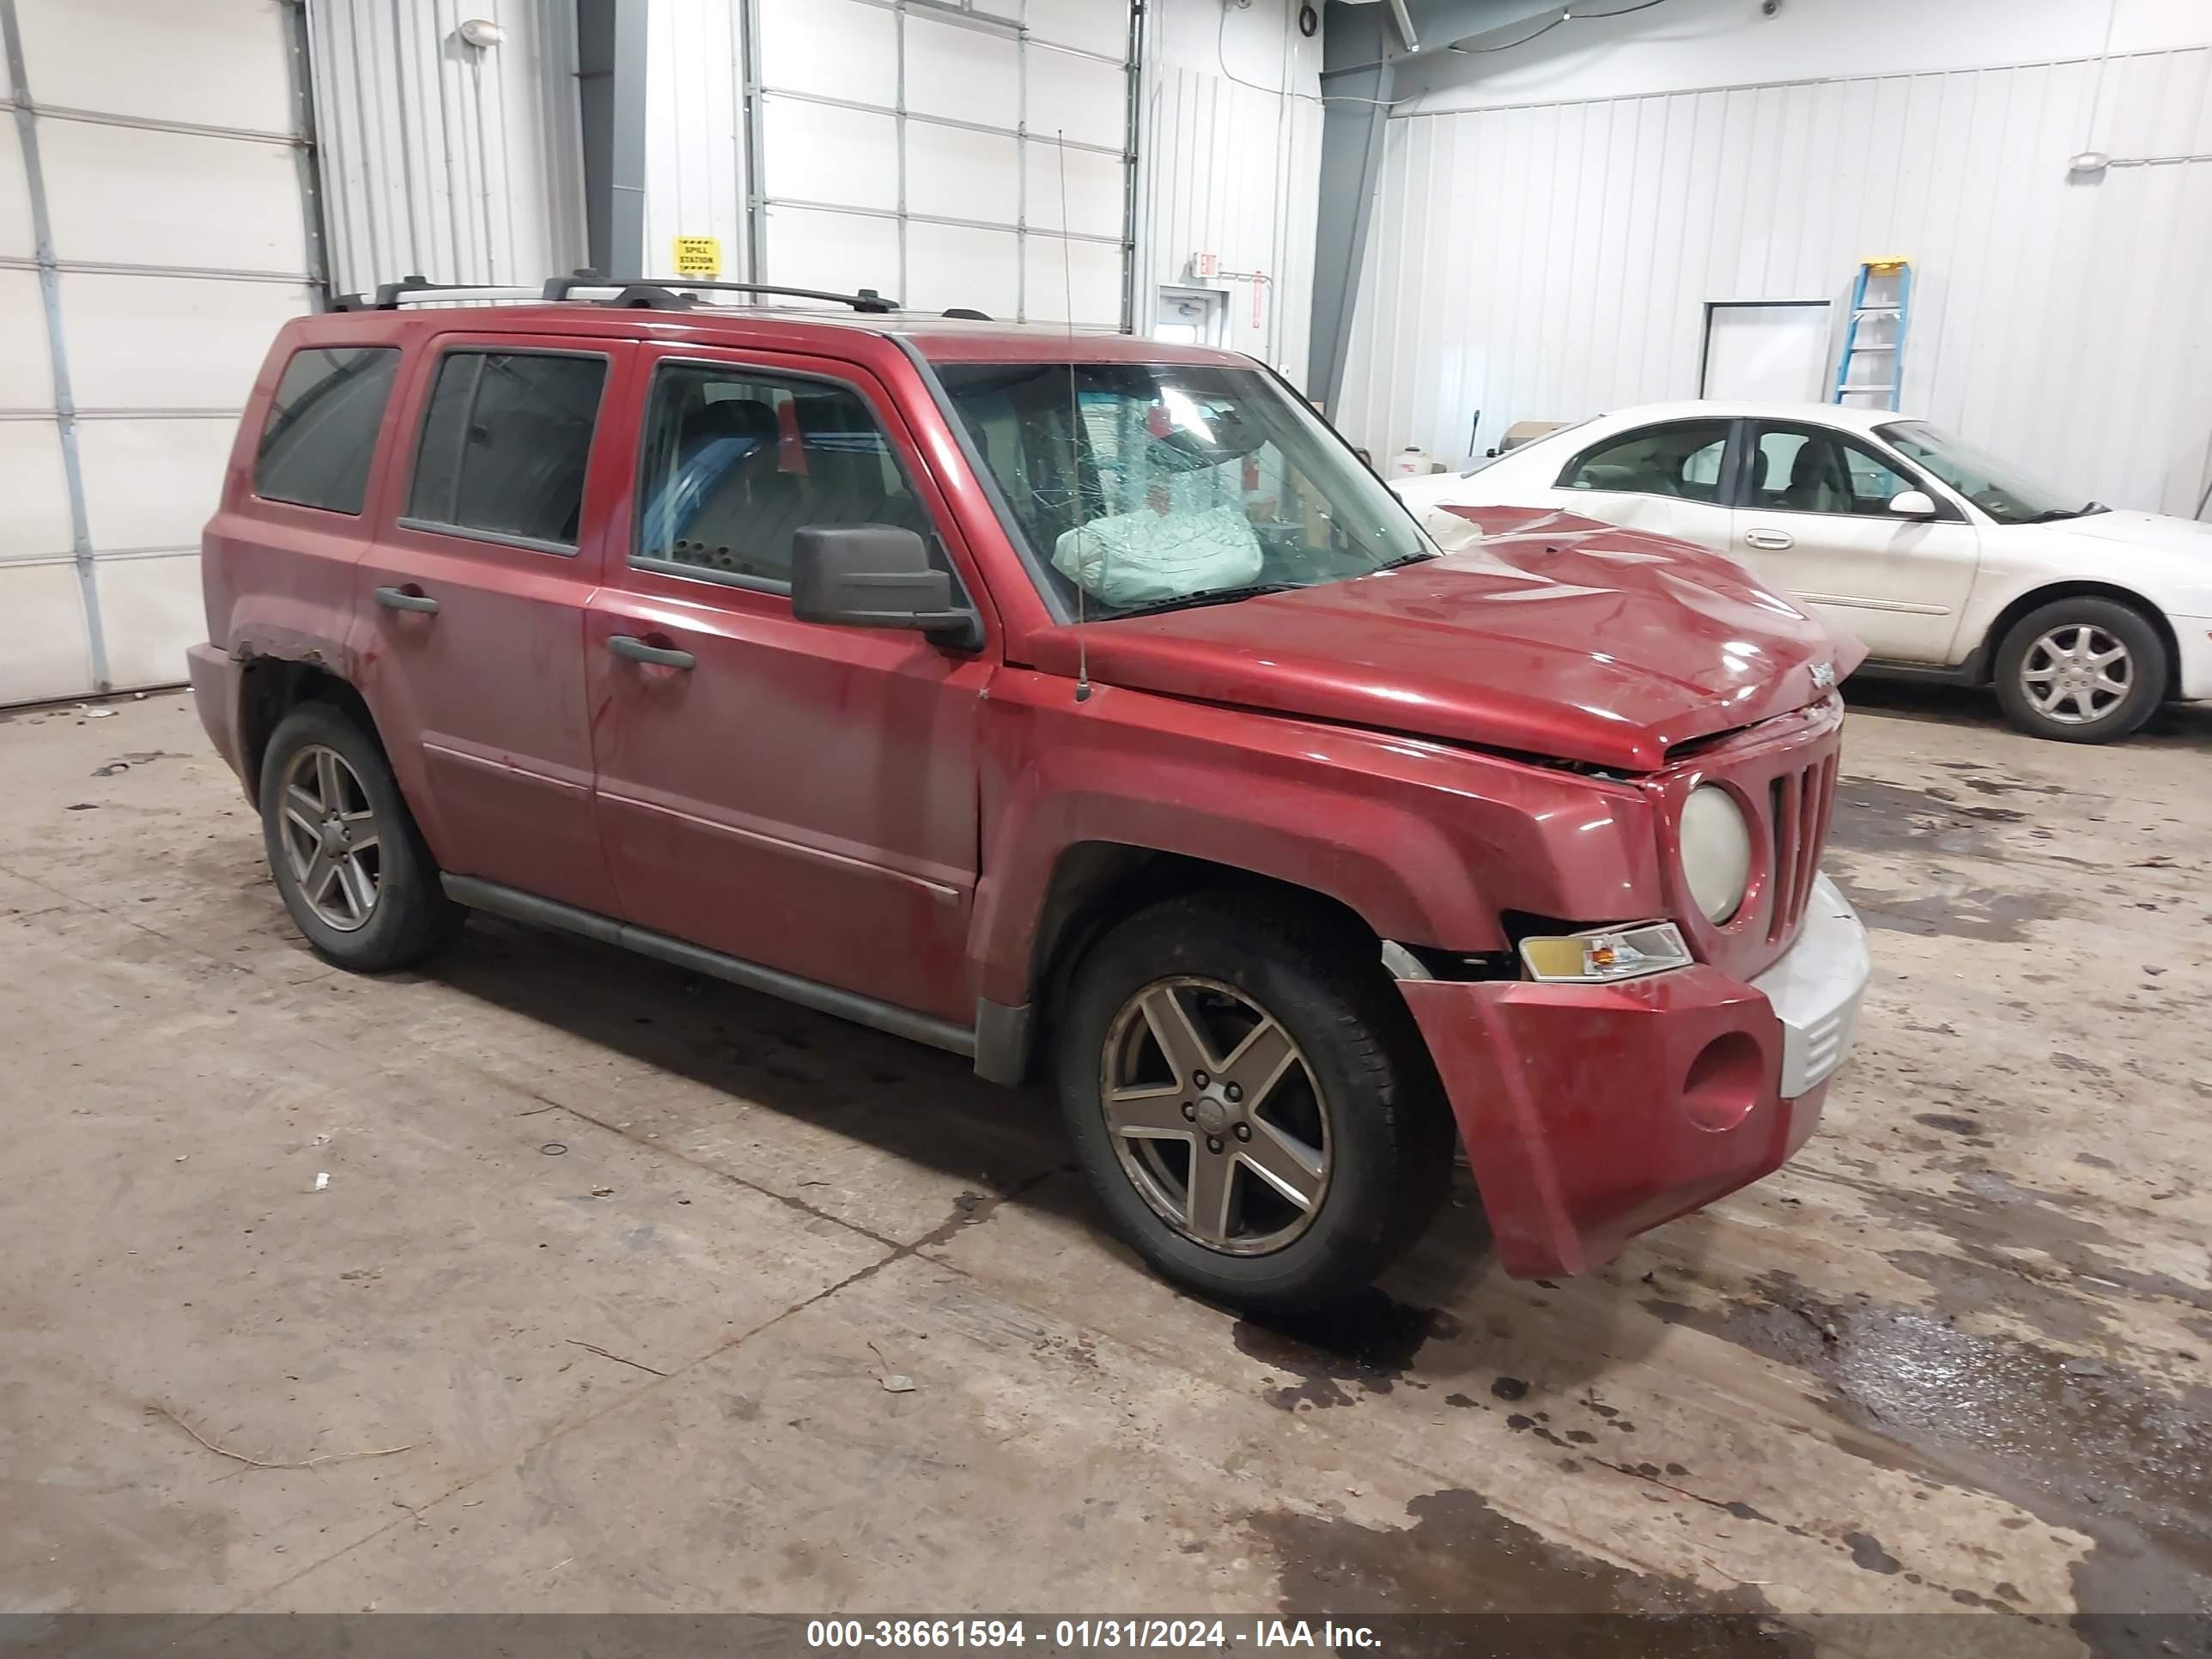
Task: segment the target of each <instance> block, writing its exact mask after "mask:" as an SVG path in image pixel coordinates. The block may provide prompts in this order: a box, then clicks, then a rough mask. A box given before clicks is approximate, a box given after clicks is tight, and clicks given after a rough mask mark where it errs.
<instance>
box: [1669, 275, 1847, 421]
mask: <svg viewBox="0 0 2212 1659" xmlns="http://www.w3.org/2000/svg"><path fill="white" fill-rule="evenodd" d="M1827 371H1828V302H1827V301H1826V300H1821V301H1817V302H1814V303H1810V304H1781V305H1714V306H1710V307H1707V308H1706V312H1705V380H1704V381H1703V382H1702V383H1701V387H1700V393H1699V395H1701V396H1703V397H1707V398H1745V399H1748V400H1752V401H1756V402H1759V403H1778V404H1816V403H1819V402H1820V401H1821V400H1822V398H1824V397H1825V395H1826V392H1827V389H1828V388H1827V385H1826V381H1827Z"/></svg>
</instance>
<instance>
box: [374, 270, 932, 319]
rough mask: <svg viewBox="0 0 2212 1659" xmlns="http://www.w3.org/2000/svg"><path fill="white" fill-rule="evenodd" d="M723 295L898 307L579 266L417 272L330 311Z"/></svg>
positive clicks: (677, 306)
mask: <svg viewBox="0 0 2212 1659" xmlns="http://www.w3.org/2000/svg"><path fill="white" fill-rule="evenodd" d="M706 289H712V290H713V291H714V292H716V293H723V294H764V295H780V296H781V297H783V298H786V299H793V300H820V301H825V302H826V303H828V304H830V305H842V306H850V307H853V309H854V310H855V311H861V312H871V313H890V312H895V311H896V310H897V309H898V308H899V303H898V301H896V300H887V299H885V298H884V296H883V295H880V294H878V293H877V292H876V290H875V289H872V288H864V289H861V290H860V292H859V293H857V294H832V293H829V292H828V291H827V290H825V289H818V288H784V287H781V286H779V285H777V284H775V283H719V282H696V283H687V282H684V281H681V280H674V281H660V280H650V281H648V280H641V279H638V278H635V277H612V276H601V275H600V274H599V272H598V271H596V270H576V271H573V272H571V273H570V274H569V275H568V276H556V277H553V278H551V279H550V281H548V282H547V283H545V284H544V286H543V287H542V288H521V287H502V286H500V285H497V284H491V283H433V282H430V281H428V279H426V278H424V277H422V276H403V277H401V278H400V279H399V280H398V282H396V283H378V284H377V287H376V291H375V292H374V294H373V295H365V294H348V295H341V296H340V297H339V298H337V300H335V301H332V302H331V310H333V311H397V310H398V309H399V308H400V307H402V306H403V305H407V304H410V303H414V302H418V301H419V302H429V303H441V302H442V303H453V302H457V301H462V302H465V301H471V300H550V301H562V300H579V299H580V300H584V301H587V302H590V303H596V304H599V305H607V306H617V307H638V308H641V309H646V310H652V311H687V310H689V309H690V308H691V307H693V306H694V305H696V304H697V303H698V293H699V291H701V290H706Z"/></svg>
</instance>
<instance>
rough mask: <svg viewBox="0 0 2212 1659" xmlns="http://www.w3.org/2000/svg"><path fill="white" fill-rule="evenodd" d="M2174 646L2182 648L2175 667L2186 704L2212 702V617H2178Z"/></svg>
mask: <svg viewBox="0 0 2212 1659" xmlns="http://www.w3.org/2000/svg"><path fill="white" fill-rule="evenodd" d="M2168 620H2170V621H2171V622H2172V623H2173V639H2174V643H2175V644H2177V645H2179V647H2181V659H2180V661H2179V663H2178V664H2176V665H2175V667H2176V670H2177V677H2178V678H2179V680H2180V682H2181V701H2182V702H2212V617H2171V618H2169V619H2168Z"/></svg>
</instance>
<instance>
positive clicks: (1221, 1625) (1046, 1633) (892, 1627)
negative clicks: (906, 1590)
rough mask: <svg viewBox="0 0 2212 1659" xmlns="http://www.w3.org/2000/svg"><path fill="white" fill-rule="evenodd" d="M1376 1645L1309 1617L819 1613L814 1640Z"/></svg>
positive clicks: (831, 1644) (973, 1644) (924, 1644)
mask: <svg viewBox="0 0 2212 1659" xmlns="http://www.w3.org/2000/svg"><path fill="white" fill-rule="evenodd" d="M1032 1642H1034V1643H1036V1644H1037V1645H1038V1646H1040V1647H1042V1648H1044V1649H1046V1650H1055V1649H1058V1650H1082V1649H1091V1648H1140V1649H1141V1648H1162V1649H1194V1648H1196V1649H1212V1650H1217V1651H1219V1650H1226V1649H1230V1648H1237V1647H1243V1648H1255V1649H1267V1648H1310V1649H1314V1650H1319V1651H1322V1652H1336V1651H1340V1650H1343V1649H1346V1648H1374V1647H1378V1646H1380V1645H1381V1642H1380V1638H1377V1637H1376V1633H1375V1632H1373V1631H1372V1630H1371V1629H1370V1628H1369V1627H1368V1626H1364V1625H1340V1624H1338V1623H1336V1622H1335V1621H1334V1620H1328V1619H1324V1620H1318V1621H1316V1620H1305V1619H1056V1620H1052V1621H1051V1622H1050V1623H1049V1624H1048V1623H1047V1622H1046V1621H1044V1620H1041V1619H1037V1620H1031V1619H814V1620H808V1621H807V1626H806V1645H807V1646H808V1647H810V1648H833V1649H834V1648H876V1649H884V1648H890V1649H894V1650H898V1649H916V1650H919V1649H924V1648H939V1649H942V1648H1024V1647H1027V1646H1028V1645H1029V1644H1030V1643H1032Z"/></svg>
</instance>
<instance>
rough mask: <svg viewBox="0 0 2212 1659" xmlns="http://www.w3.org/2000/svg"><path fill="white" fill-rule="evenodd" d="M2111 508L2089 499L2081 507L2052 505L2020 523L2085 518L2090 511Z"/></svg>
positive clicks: (2108, 510)
mask: <svg viewBox="0 0 2212 1659" xmlns="http://www.w3.org/2000/svg"><path fill="white" fill-rule="evenodd" d="M2111 511H2112V508H2111V507H2106V505H2105V504H2104V502H2102V501H2089V502H2087V503H2085V504H2084V505H2082V506H2081V507H2052V508H2051V510H2050V511H2049V512H2048V513H2037V514H2036V515H2035V516H2034V517H2033V518H2032V519H2022V520H2021V523H2022V524H2056V523H2057V522H2058V521H2059V520H2061V519H2086V518H2087V517H2088V516H2089V515H2090V514H2091V513H2109V512H2111Z"/></svg>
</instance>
